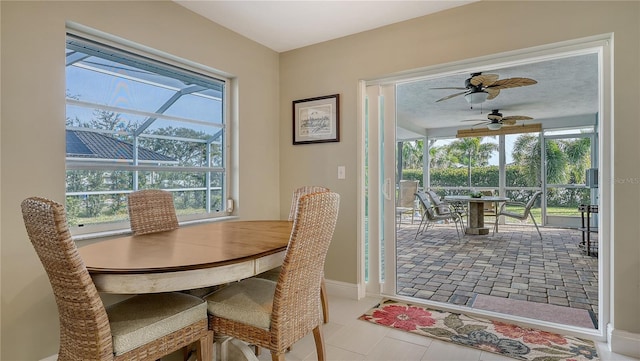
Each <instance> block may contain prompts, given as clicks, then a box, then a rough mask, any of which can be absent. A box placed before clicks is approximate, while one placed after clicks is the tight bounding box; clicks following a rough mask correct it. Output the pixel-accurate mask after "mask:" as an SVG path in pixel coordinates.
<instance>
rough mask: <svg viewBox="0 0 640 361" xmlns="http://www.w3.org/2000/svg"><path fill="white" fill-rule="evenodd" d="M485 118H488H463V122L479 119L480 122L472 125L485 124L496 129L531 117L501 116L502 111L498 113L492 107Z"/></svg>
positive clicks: (490, 128)
mask: <svg viewBox="0 0 640 361" xmlns="http://www.w3.org/2000/svg"><path fill="white" fill-rule="evenodd" d="M487 119H489V121H486V120H485V121H483V120H480V119H467V120H463V122H478V121H480V123H478V124H474V125H473V126H472V128H473V127H476V126H478V125H486V126H487V128H489V130H498V129H500V128H502V126H503V125H506V126H509V125H516V122H517V121H518V120H530V119H533V118H531V117H527V116H524V115H510V116H507V117H503V116H502V113H500V110H499V109H494V110H492V111H491V113H489V114H487Z"/></svg>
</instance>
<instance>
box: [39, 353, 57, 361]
mask: <svg viewBox="0 0 640 361" xmlns="http://www.w3.org/2000/svg"><path fill="white" fill-rule="evenodd" d="M57 360H58V354H55V355H51V356H49V357H45V358H43V359H42V360H40V361H57Z"/></svg>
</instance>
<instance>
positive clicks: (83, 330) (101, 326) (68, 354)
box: [21, 197, 213, 361]
mask: <svg viewBox="0 0 640 361" xmlns="http://www.w3.org/2000/svg"><path fill="white" fill-rule="evenodd" d="M21 206H22V216H23V219H24V224H25V227H26V230H27V234H28V236H29V239H30V240H31V243H32V244H33V247H34V249H35V250H36V253H37V254H38V257H39V258H40V261H41V262H42V265H43V266H44V269H45V271H46V272H47V276H48V277H49V281H50V283H51V287H52V289H53V294H54V296H55V300H56V304H57V306H58V317H59V320H60V348H59V351H58V360H63V361H67V360H69V361H70V360H92V361H93V360H97V361H107V360H108V361H124V360H127V361H134V360H157V359H160V358H161V357H164V356H167V355H168V354H170V353H173V352H175V351H176V350H179V349H181V348H183V347H185V346H186V345H189V344H192V343H194V342H196V341H199V344H198V347H197V349H198V350H197V353H198V356H199V357H200V358H201V359H205V358H209V356H210V355H211V343H212V342H213V333H212V332H211V331H209V330H208V328H207V322H206V320H204V319H203V320H202V321H198V322H197V323H193V324H191V325H189V326H187V327H184V328H183V329H180V330H178V331H176V332H173V333H170V334H168V335H166V336H161V337H158V338H157V339H155V340H154V341H152V342H150V343H147V344H145V345H142V346H140V347H137V348H135V349H133V350H130V351H127V352H125V353H122V354H119V355H118V356H117V357H116V356H115V354H114V348H113V339H112V333H111V326H110V323H109V317H108V315H107V310H106V309H105V306H104V304H103V303H102V299H101V298H100V295H99V294H98V291H97V289H96V287H95V284H94V283H93V280H92V279H91V276H90V275H89V272H88V270H87V268H86V267H85V265H84V262H83V261H82V258H81V257H80V253H79V252H78V249H77V247H76V244H75V242H74V241H73V240H72V238H71V234H70V233H69V228H68V225H67V220H66V213H65V209H64V206H63V205H61V204H59V203H56V202H54V201H51V200H48V199H45V198H40V197H31V198H27V199H25V200H24V201H23V202H22V205H21ZM149 307H154V305H153V304H150V305H149Z"/></svg>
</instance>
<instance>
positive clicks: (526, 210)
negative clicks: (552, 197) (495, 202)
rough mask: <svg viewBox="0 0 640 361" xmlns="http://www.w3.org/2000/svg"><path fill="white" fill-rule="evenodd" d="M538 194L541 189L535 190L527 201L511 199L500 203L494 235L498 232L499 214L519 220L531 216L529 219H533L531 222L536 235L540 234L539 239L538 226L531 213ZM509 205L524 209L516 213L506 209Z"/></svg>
mask: <svg viewBox="0 0 640 361" xmlns="http://www.w3.org/2000/svg"><path fill="white" fill-rule="evenodd" d="M540 195H542V191H537V192H535V193H534V194H533V196H531V198H530V199H529V201H528V202H527V203H523V202H513V201H511V202H504V203H502V205H501V206H500V209H499V210H498V213H496V223H495V224H494V226H493V234H494V235H495V234H496V232H498V220H499V219H500V216H505V217H511V218H515V219H517V220H520V221H526V220H527V217H531V220H532V221H533V224H534V225H535V226H536V230H537V231H538V235H539V236H540V239H542V233H540V228H538V224H537V223H536V219H535V218H534V217H533V214H531V208H533V205H534V204H535V203H536V200H537V199H538V197H540ZM509 206H512V207H513V206H516V207H523V208H524V209H523V211H522V213H516V212H511V211H509V210H507V207H509Z"/></svg>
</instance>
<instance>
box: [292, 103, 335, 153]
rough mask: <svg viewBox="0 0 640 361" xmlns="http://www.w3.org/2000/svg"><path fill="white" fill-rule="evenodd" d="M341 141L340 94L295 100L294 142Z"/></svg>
mask: <svg viewBox="0 0 640 361" xmlns="http://www.w3.org/2000/svg"><path fill="white" fill-rule="evenodd" d="M339 141H340V94H333V95H326V96H321V97H316V98H308V99H300V100H294V101H293V144H310V143H327V142H339Z"/></svg>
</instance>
